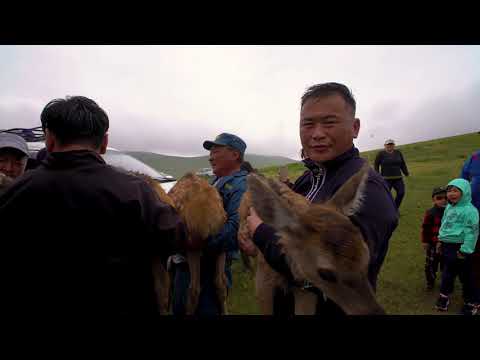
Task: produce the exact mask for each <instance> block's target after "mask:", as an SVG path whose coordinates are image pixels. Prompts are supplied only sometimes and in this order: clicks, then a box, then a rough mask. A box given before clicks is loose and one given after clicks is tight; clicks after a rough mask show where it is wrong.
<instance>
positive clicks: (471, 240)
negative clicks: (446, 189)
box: [438, 179, 478, 254]
mask: <svg viewBox="0 0 480 360" xmlns="http://www.w3.org/2000/svg"><path fill="white" fill-rule="evenodd" d="M448 185H449V186H450V185H453V186H455V187H457V188H459V189H460V190H461V191H462V197H461V198H460V201H459V202H458V203H456V204H455V205H452V204H448V205H447V208H446V209H445V213H444V214H443V218H442V225H441V227H440V232H439V234H438V238H439V239H440V241H442V242H445V243H456V244H462V246H461V247H460V251H461V252H462V253H465V254H471V253H473V251H474V250H475V245H476V243H477V238H478V210H477V209H476V208H475V207H474V206H473V205H472V191H471V187H470V183H469V182H468V181H466V180H464V179H455V180H452V181H450V182H449V183H448Z"/></svg>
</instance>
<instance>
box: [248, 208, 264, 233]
mask: <svg viewBox="0 0 480 360" xmlns="http://www.w3.org/2000/svg"><path fill="white" fill-rule="evenodd" d="M261 223H263V220H262V219H261V218H260V216H258V214H257V212H256V211H255V209H254V208H253V207H251V208H250V214H249V215H248V216H247V227H248V232H249V233H250V236H251V237H253V234H255V230H257V228H258V226H259V225H260V224H261Z"/></svg>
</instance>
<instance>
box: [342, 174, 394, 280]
mask: <svg viewBox="0 0 480 360" xmlns="http://www.w3.org/2000/svg"><path fill="white" fill-rule="evenodd" d="M364 195H365V196H364V199H365V200H364V203H363V204H362V206H361V208H360V210H359V211H358V212H357V213H356V214H354V215H352V216H350V220H351V221H352V222H353V223H354V224H355V225H357V226H358V227H359V228H360V230H361V232H362V234H363V236H364V238H365V239H366V242H367V245H368V248H369V251H370V263H369V269H368V279H369V281H370V283H371V285H372V287H373V289H375V288H376V283H377V276H378V273H379V271H380V268H381V266H382V264H383V260H384V259H385V255H386V254H387V250H388V243H389V239H390V237H391V236H392V233H393V231H394V230H395V228H396V227H397V225H398V212H397V209H396V207H395V203H394V201H393V199H392V195H391V194H390V192H389V191H388V189H387V188H386V186H385V184H384V182H383V180H382V179H379V178H378V177H376V178H373V176H370V177H369V179H368V180H367V185H366V187H365V194H364Z"/></svg>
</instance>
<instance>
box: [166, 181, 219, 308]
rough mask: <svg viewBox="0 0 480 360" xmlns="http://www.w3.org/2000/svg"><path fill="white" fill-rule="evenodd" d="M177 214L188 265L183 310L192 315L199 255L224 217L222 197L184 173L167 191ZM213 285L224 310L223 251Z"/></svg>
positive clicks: (215, 232)
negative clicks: (184, 233)
mask: <svg viewBox="0 0 480 360" xmlns="http://www.w3.org/2000/svg"><path fill="white" fill-rule="evenodd" d="M168 196H169V197H170V198H171V199H172V200H173V203H174V206H175V208H176V209H177V211H178V213H179V214H180V217H181V218H182V220H183V222H184V224H185V225H186V227H187V232H188V235H187V236H188V240H187V244H191V246H192V245H193V247H191V250H190V249H189V250H188V251H187V262H188V266H189V269H190V287H189V294H188V298H187V306H186V313H187V315H193V314H194V313H195V310H196V308H197V305H198V300H199V296H200V290H201V289H200V270H201V269H200V258H201V255H202V248H203V247H204V246H205V245H206V241H207V238H208V237H209V236H213V235H215V234H217V233H218V232H219V231H220V230H221V228H222V227H223V225H224V224H225V222H226V220H227V214H226V213H225V210H224V208H223V201H222V198H221V197H220V194H219V193H218V191H217V189H216V188H215V187H214V186H212V185H210V184H209V183H208V182H207V181H206V180H204V179H202V178H200V177H198V176H196V175H194V174H192V173H188V174H186V175H185V176H183V177H182V178H181V179H180V180H179V181H178V182H177V183H176V184H175V186H174V187H173V188H172V189H171V190H170V191H169V193H168ZM215 285H216V288H217V296H218V298H219V302H220V306H221V314H222V315H223V314H226V313H227V308H226V306H227V279H226V275H225V253H221V254H220V255H219V257H218V259H217V264H216V275H215Z"/></svg>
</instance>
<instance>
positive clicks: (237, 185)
mask: <svg viewBox="0 0 480 360" xmlns="http://www.w3.org/2000/svg"><path fill="white" fill-rule="evenodd" d="M247 175H248V172H246V171H245V170H240V171H237V172H235V173H234V174H232V175H229V176H223V177H220V178H218V177H215V178H214V179H213V184H214V186H215V187H216V188H217V189H218V192H219V193H220V196H221V197H222V199H223V208H224V209H225V211H226V213H227V222H226V223H225V225H224V226H223V228H222V230H221V231H220V232H219V233H218V234H217V235H215V236H213V237H211V238H210V239H209V241H208V244H209V247H210V248H216V249H222V250H225V251H226V252H227V258H230V259H232V258H238V241H237V233H238V228H239V225H240V215H239V213H238V208H239V207H240V201H241V200H242V196H243V194H244V193H245V191H246V190H247Z"/></svg>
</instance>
